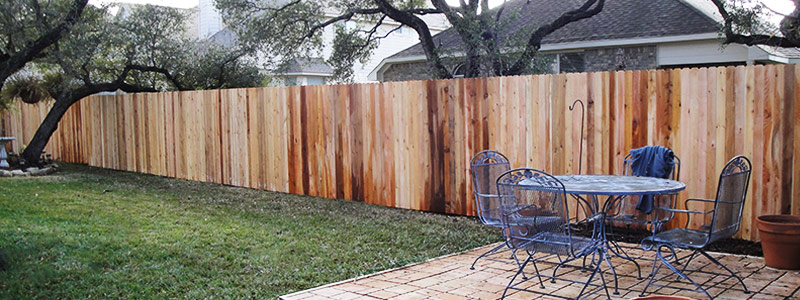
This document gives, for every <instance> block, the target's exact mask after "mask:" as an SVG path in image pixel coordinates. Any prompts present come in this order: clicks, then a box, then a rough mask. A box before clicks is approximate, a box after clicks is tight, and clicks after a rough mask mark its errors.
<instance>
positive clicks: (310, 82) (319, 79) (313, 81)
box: [306, 77, 325, 85]
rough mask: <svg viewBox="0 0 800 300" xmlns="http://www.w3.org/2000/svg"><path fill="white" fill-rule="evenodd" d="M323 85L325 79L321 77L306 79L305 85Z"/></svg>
mask: <svg viewBox="0 0 800 300" xmlns="http://www.w3.org/2000/svg"><path fill="white" fill-rule="evenodd" d="M323 84H325V78H322V77H308V78H307V79H306V85H323Z"/></svg>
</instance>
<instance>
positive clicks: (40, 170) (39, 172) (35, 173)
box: [31, 167, 56, 176]
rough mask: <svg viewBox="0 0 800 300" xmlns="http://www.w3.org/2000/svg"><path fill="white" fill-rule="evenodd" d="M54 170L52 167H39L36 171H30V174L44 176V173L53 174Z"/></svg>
mask: <svg viewBox="0 0 800 300" xmlns="http://www.w3.org/2000/svg"><path fill="white" fill-rule="evenodd" d="M55 172H56V170H55V169H53V168H51V167H46V168H42V169H39V170H38V171H36V172H31V175H32V176H44V175H50V174H53V173H55Z"/></svg>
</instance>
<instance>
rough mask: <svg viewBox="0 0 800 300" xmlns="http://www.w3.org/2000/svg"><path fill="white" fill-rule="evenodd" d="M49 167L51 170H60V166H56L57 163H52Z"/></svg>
mask: <svg viewBox="0 0 800 300" xmlns="http://www.w3.org/2000/svg"><path fill="white" fill-rule="evenodd" d="M50 167H51V168H53V169H56V170H59V169H61V167H60V166H58V164H57V163H52V164H50Z"/></svg>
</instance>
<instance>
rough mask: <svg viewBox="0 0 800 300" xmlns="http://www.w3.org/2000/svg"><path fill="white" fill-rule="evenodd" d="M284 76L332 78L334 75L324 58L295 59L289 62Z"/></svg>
mask: <svg viewBox="0 0 800 300" xmlns="http://www.w3.org/2000/svg"><path fill="white" fill-rule="evenodd" d="M283 75H318V76H331V75H333V68H331V66H330V65H328V64H327V63H325V60H323V59H322V58H318V57H312V58H295V59H293V60H292V61H291V62H289V65H288V66H287V67H286V71H285V72H283Z"/></svg>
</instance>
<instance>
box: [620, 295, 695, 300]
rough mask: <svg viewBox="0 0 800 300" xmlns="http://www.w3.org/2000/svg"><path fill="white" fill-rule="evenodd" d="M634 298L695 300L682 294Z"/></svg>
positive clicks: (639, 299) (647, 299) (638, 298)
mask: <svg viewBox="0 0 800 300" xmlns="http://www.w3.org/2000/svg"><path fill="white" fill-rule="evenodd" d="M632 300H694V299H692V298H688V297H681V296H669V295H654V296H647V297H636V298H633V299H632Z"/></svg>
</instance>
